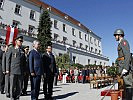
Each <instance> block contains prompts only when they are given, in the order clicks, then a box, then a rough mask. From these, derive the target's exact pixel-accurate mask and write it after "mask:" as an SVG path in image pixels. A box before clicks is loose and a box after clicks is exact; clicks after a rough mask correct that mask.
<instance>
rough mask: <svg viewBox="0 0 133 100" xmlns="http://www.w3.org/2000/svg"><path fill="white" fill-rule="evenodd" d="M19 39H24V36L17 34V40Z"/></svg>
mask: <svg viewBox="0 0 133 100" xmlns="http://www.w3.org/2000/svg"><path fill="white" fill-rule="evenodd" d="M19 39H21V40H23V36H17V37H16V39H15V40H19Z"/></svg>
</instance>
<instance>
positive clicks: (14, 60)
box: [6, 36, 26, 100]
mask: <svg viewBox="0 0 133 100" xmlns="http://www.w3.org/2000/svg"><path fill="white" fill-rule="evenodd" d="M15 43H16V45H15V46H14V47H11V48H9V50H8V52H7V55H6V73H7V74H10V97H11V100H19V97H20V95H21V84H22V78H23V72H24V69H25V68H24V67H25V62H26V61H25V60H26V59H25V55H24V50H23V49H22V43H23V36H18V37H17V38H16V40H15Z"/></svg>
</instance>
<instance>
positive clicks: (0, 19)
mask: <svg viewBox="0 0 133 100" xmlns="http://www.w3.org/2000/svg"><path fill="white" fill-rule="evenodd" d="M42 10H48V11H49V14H50V17H51V21H52V23H53V24H52V28H51V30H52V38H53V39H52V42H53V53H54V54H55V56H60V55H62V54H64V53H67V52H69V54H70V59H71V63H80V64H83V65H88V64H96V65H103V66H107V65H108V64H109V59H108V57H105V56H103V54H102V43H101V38H100V37H99V36H97V35H96V34H95V33H93V32H92V31H91V30H90V29H88V28H87V27H86V26H84V25H83V24H81V23H80V22H79V21H77V20H76V19H74V18H72V17H71V16H69V15H67V14H65V13H63V12H61V11H60V10H58V9H56V8H54V7H51V6H50V5H48V4H46V3H44V2H42V1H40V0H0V26H1V27H0V35H1V36H2V37H3V38H5V35H6V29H5V27H6V25H14V26H17V27H18V28H19V30H21V33H20V34H22V35H24V39H25V42H24V44H26V45H27V44H28V45H29V46H30V47H32V42H33V40H34V39H35V38H36V35H37V28H38V24H39V17H40V14H41V13H42Z"/></svg>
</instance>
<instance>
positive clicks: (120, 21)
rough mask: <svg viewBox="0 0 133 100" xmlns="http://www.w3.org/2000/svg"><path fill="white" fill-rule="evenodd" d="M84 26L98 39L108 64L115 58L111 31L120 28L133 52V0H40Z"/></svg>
mask: <svg viewBox="0 0 133 100" xmlns="http://www.w3.org/2000/svg"><path fill="white" fill-rule="evenodd" d="M42 1H44V2H45V3H47V4H49V5H51V6H53V7H55V8H57V9H59V10H61V11H62V12H64V13H66V14H68V15H70V16H71V17H73V18H75V19H77V20H78V21H80V22H81V23H82V24H83V25H85V26H87V27H88V28H89V29H90V30H92V31H93V32H94V33H95V34H96V35H98V36H100V37H101V38H102V50H103V55H105V56H107V57H109V59H110V65H111V64H112V62H114V61H115V60H116V58H117V57H118V54H117V46H118V42H116V41H115V38H114V36H113V34H114V31H115V30H116V29H118V28H121V29H123V30H124V32H125V39H126V40H128V42H129V44H130V50H131V52H132V53H133V0H42Z"/></svg>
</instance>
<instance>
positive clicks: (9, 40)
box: [6, 26, 18, 45]
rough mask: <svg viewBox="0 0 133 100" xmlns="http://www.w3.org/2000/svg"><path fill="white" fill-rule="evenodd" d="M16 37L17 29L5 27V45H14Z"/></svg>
mask: <svg viewBox="0 0 133 100" xmlns="http://www.w3.org/2000/svg"><path fill="white" fill-rule="evenodd" d="M17 35H18V29H17V28H12V27H9V26H8V27H7V32H6V44H7V45H9V44H13V45H15V38H16V37H17Z"/></svg>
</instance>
